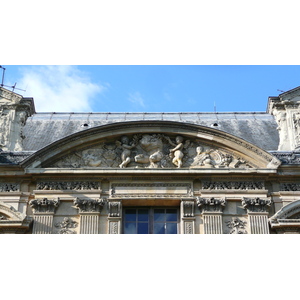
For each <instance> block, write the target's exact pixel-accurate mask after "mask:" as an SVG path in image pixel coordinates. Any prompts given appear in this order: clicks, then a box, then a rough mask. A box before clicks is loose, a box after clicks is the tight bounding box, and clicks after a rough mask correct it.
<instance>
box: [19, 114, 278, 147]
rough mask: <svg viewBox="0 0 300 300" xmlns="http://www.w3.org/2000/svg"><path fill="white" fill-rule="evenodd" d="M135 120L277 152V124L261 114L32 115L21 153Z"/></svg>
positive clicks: (26, 128)
mask: <svg viewBox="0 0 300 300" xmlns="http://www.w3.org/2000/svg"><path fill="white" fill-rule="evenodd" d="M139 120H166V121H178V122H183V123H191V124H198V125H202V126H208V127H213V128H215V129H219V130H222V131H225V132H227V133H230V134H233V135H235V136H237V137H240V138H243V139H245V140H246V141H248V142H250V143H253V144H255V145H256V146H258V147H260V148H262V149H264V150H267V151H270V150H277V148H278V143H279V136H278V131H277V130H276V127H277V123H276V121H275V119H274V117H273V116H272V115H270V114H267V113H264V112H237V113H230V112H228V113H196V112H192V113H36V114H33V115H32V116H31V117H29V118H28V119H27V122H26V125H25V127H24V129H23V134H24V136H25V139H24V141H23V145H24V149H23V150H24V151H37V150H39V149H41V148H43V147H45V146H47V145H49V144H50V143H52V142H55V141H57V140H59V139H61V138H64V137H66V136H68V135H70V134H73V133H76V132H79V131H82V130H86V129H88V128H91V127H95V126H101V125H105V124H110V123H115V122H125V121H139ZM84 124H86V125H88V126H84ZM213 124H215V125H216V124H217V126H214V125H213Z"/></svg>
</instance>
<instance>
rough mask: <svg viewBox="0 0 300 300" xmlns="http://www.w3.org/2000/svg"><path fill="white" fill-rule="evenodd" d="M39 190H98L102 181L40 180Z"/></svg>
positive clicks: (38, 183)
mask: <svg viewBox="0 0 300 300" xmlns="http://www.w3.org/2000/svg"><path fill="white" fill-rule="evenodd" d="M36 188H37V190H76V191H78V190H98V189H100V183H99V182H97V181H69V182H63V181H39V182H37V186H36Z"/></svg>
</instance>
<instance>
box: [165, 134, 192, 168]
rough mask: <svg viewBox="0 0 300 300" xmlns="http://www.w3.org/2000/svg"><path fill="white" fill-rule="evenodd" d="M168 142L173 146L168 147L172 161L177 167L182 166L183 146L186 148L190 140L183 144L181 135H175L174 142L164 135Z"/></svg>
mask: <svg viewBox="0 0 300 300" xmlns="http://www.w3.org/2000/svg"><path fill="white" fill-rule="evenodd" d="M166 139H167V140H168V142H169V143H170V144H171V145H172V146H174V148H173V149H170V157H171V158H172V163H173V164H174V165H175V166H176V167H177V168H181V166H182V158H183V155H184V154H183V152H182V150H183V148H186V149H187V148H188V147H189V144H190V141H189V140H187V141H186V142H185V144H183V137H182V136H177V137H176V144H175V143H173V142H172V141H171V139H170V138H169V137H166Z"/></svg>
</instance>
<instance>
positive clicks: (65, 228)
mask: <svg viewBox="0 0 300 300" xmlns="http://www.w3.org/2000/svg"><path fill="white" fill-rule="evenodd" d="M77 225H78V223H77V222H75V221H73V220H72V219H71V218H68V217H65V218H64V219H63V221H62V222H59V223H56V224H55V225H54V226H55V227H56V228H61V229H59V230H58V232H57V233H59V234H76V231H75V230H71V229H70V228H75V227H77Z"/></svg>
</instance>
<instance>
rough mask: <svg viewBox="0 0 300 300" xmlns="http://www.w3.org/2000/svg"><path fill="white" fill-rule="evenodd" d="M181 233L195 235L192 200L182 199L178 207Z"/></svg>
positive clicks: (193, 204)
mask: <svg viewBox="0 0 300 300" xmlns="http://www.w3.org/2000/svg"><path fill="white" fill-rule="evenodd" d="M180 215H181V222H180V223H181V233H183V234H194V233H195V201H194V199H182V200H181V207H180Z"/></svg>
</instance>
